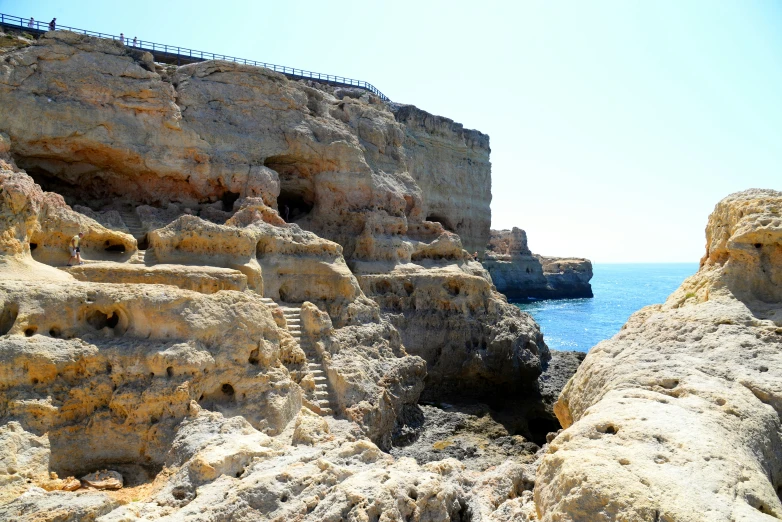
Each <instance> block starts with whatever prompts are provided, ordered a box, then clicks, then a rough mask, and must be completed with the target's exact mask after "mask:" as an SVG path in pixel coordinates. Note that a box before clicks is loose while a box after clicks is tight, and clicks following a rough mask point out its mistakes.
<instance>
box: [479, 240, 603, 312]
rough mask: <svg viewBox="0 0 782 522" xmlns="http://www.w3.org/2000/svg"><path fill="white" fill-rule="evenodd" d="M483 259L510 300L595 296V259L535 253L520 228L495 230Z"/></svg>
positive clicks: (495, 282) (500, 288)
mask: <svg viewBox="0 0 782 522" xmlns="http://www.w3.org/2000/svg"><path fill="white" fill-rule="evenodd" d="M482 262H483V266H484V267H485V268H486V270H488V271H489V273H490V274H491V278H492V281H493V282H494V284H495V286H496V287H497V290H498V291H499V292H502V293H503V294H505V295H506V296H508V298H509V299H528V298H534V299H569V298H579V297H592V286H591V285H590V284H589V280H590V279H592V262H591V261H589V260H588V259H582V258H563V257H545V256H539V255H537V254H533V253H532V252H531V251H530V249H529V247H528V246H527V233H526V232H524V231H523V230H521V229H520V228H515V227H514V228H513V229H512V230H492V231H491V237H490V239H489V244H488V246H487V248H486V253H485V256H484V257H483V259H482Z"/></svg>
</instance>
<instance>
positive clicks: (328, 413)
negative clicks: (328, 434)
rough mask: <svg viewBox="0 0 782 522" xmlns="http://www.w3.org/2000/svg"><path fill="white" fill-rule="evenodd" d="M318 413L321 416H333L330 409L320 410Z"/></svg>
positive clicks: (332, 411)
mask: <svg viewBox="0 0 782 522" xmlns="http://www.w3.org/2000/svg"><path fill="white" fill-rule="evenodd" d="M320 413H321V414H322V415H334V410H332V409H331V408H321V409H320Z"/></svg>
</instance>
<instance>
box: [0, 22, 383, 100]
mask: <svg viewBox="0 0 782 522" xmlns="http://www.w3.org/2000/svg"><path fill="white" fill-rule="evenodd" d="M0 27H2V28H8V29H13V30H16V31H24V32H27V33H30V34H31V35H33V36H41V35H42V34H44V33H46V32H47V31H48V30H49V23H48V22H39V21H37V20H36V21H34V22H32V24H31V23H30V19H29V18H21V17H18V16H14V15H9V14H4V13H0ZM56 29H57V30H63V31H73V32H75V33H81V34H86V35H89V36H95V37H97V38H105V39H108V40H120V37H119V36H116V35H111V34H105V33H99V32H96V31H90V30H88V29H77V28H75V27H68V26H65V25H60V24H57V27H56ZM123 43H124V44H125V45H127V46H128V47H131V48H133V49H138V50H139V51H146V52H148V53H151V54H152V56H153V58H154V60H155V61H156V62H159V63H167V64H174V65H185V64H188V63H195V62H204V61H206V60H226V61H229V62H236V63H242V64H245V65H253V66H256V67H266V68H267V69H271V70H272V71H275V72H278V73H282V74H284V75H285V76H287V77H288V78H291V79H293V80H315V81H318V82H321V83H326V84H329V85H334V86H337V87H357V88H359V89H364V90H367V91H369V92H371V93H372V94H374V95H376V96H377V97H379V98H380V99H381V100H383V101H389V99H388V97H387V96H386V95H385V94H383V93H382V92H380V91H379V90H377V88H376V87H375V86H374V85H372V84H371V83H368V82H365V81H363V80H354V79H352V78H345V77H344V76H334V75H333V74H323V73H318V72H313V71H305V70H304V69H296V68H294V67H286V66H284V65H275V64H273V63H266V62H259V61H256V60H248V59H246V58H237V57H235V56H226V55H224V54H215V53H209V52H205V51H196V50H195V49H187V48H185V47H179V46H176V45H166V44H159V43H155V42H149V41H147V40H136V41H135V44H134V42H133V40H132V39H131V38H128V37H125V38H124V42H123Z"/></svg>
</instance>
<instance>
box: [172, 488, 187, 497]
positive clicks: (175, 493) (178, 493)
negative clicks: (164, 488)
mask: <svg viewBox="0 0 782 522" xmlns="http://www.w3.org/2000/svg"><path fill="white" fill-rule="evenodd" d="M171 496H172V497H174V498H175V499H176V500H185V499H186V498H187V490H186V489H185V488H184V487H182V486H177V487H175V488H174V489H173V490H171Z"/></svg>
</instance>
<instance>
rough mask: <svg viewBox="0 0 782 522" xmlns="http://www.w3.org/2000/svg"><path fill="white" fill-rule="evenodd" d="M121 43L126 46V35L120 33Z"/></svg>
mask: <svg viewBox="0 0 782 522" xmlns="http://www.w3.org/2000/svg"><path fill="white" fill-rule="evenodd" d="M119 43H121V44H122V45H125V33H119Z"/></svg>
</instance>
